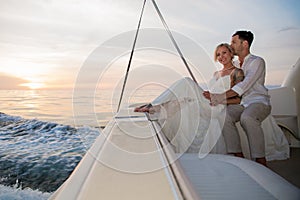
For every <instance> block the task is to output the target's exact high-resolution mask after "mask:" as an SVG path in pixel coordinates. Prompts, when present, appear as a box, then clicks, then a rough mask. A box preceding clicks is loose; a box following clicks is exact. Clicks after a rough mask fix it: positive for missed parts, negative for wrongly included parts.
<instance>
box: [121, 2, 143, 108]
mask: <svg viewBox="0 0 300 200" xmlns="http://www.w3.org/2000/svg"><path fill="white" fill-rule="evenodd" d="M145 4H146V0H144V3H143V7H142V11H141V15H140V19H139V23H138V27H137V30H136V33H135V38H134V41H133V45H132V49H131V54H130V58H129V62H128V65H127V70H126V75H125V79H124V82H123V87H122V92H121V95H120V100H119V105H118V110H117V112H119V111H120V106H121V102H122V99H123V95H124V90H125V85H126V82H127V78H128V74H129V69H130V65H131V61H132V57H133V53H134V49H135V44H136V41H137V37H138V33H139V30H140V26H141V21H142V16H143V13H144V8H145Z"/></svg>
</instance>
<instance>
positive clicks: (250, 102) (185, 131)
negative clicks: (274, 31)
mask: <svg viewBox="0 0 300 200" xmlns="http://www.w3.org/2000/svg"><path fill="white" fill-rule="evenodd" d="M253 38H254V37H253V34H252V33H251V32H250V31H237V32H235V33H234V34H233V35H232V38H231V45H228V44H220V45H218V46H217V47H216V50H215V60H216V61H218V62H219V63H221V64H222V65H223V68H222V69H221V70H219V71H217V72H215V73H214V75H213V78H212V80H211V81H210V83H209V90H208V91H203V90H202V89H201V88H200V87H199V85H198V84H196V83H194V82H193V81H192V80H191V79H188V78H185V79H184V80H180V81H177V82H176V83H174V84H173V85H172V86H171V87H170V88H169V89H168V90H167V91H165V92H164V93H162V94H161V95H160V96H159V97H158V98H157V99H155V100H154V101H153V102H152V103H151V104H149V105H147V106H143V107H137V108H135V111H136V112H150V113H153V112H156V113H160V115H164V116H165V117H161V118H163V120H161V122H160V124H161V125H162V130H163V132H164V134H165V135H166V137H167V138H168V139H169V140H170V141H171V143H172V145H173V146H174V148H175V151H177V152H195V151H199V150H200V151H201V145H202V144H204V143H205V142H207V141H206V139H207V137H205V136H207V135H210V136H209V137H208V138H210V139H208V140H210V141H209V142H208V143H211V144H210V145H208V146H215V147H214V148H219V149H215V151H216V152H222V153H224V152H226V153H228V154H233V155H235V156H239V157H244V155H243V153H242V148H241V141H240V137H239V133H238V129H237V127H236V122H240V124H241V126H242V128H243V130H244V131H245V133H246V135H247V138H248V142H249V148H250V156H251V158H252V159H253V160H255V161H256V162H258V163H260V164H263V165H266V152H265V140H264V131H263V129H262V126H261V124H262V122H263V121H264V120H265V119H266V118H267V117H268V116H269V115H270V113H271V105H270V96H269V95H268V90H267V88H266V87H265V85H264V83H265V71H266V69H265V61H264V60H263V59H262V58H261V57H258V56H255V55H253V54H251V53H250V47H251V44H252V41H253ZM234 55H236V56H238V61H237V63H233V57H234ZM178 111H180V112H178ZM162 113H164V114H162ZM216 121H218V122H216ZM218 127H219V128H218ZM195 130H196V131H195ZM174 134H176V135H174ZM270 134H272V133H270ZM211 135H214V136H213V137H212V136H211ZM220 136H221V139H222V140H224V142H223V143H224V144H225V146H224V145H223V146H222V145H218V140H219V138H220ZM211 138H213V139H211ZM211 141H212V142H211ZM279 145H283V144H279ZM284 145H285V146H286V144H284ZM206 146H207V145H206ZM218 146H219V147H218ZM211 149H212V148H209V150H211ZM222 149H223V150H222ZM283 151H287V148H284V150H283ZM284 153H285V154H286V152H283V154H284ZM287 154H288V153H287Z"/></svg>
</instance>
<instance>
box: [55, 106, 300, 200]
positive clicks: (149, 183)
mask: <svg viewBox="0 0 300 200" xmlns="http://www.w3.org/2000/svg"><path fill="white" fill-rule="evenodd" d="M177 157H178V155H176V154H174V152H172V150H171V149H170V148H168V147H167V142H166V140H165V139H164V136H163V134H161V133H159V131H158V125H157V123H156V122H155V121H154V122H151V121H148V119H147V117H146V116H145V114H143V113H133V112H132V111H131V110H125V111H122V112H120V113H119V114H118V115H117V116H116V117H115V119H114V120H112V121H111V122H110V123H109V125H108V126H107V127H106V128H105V130H104V131H103V134H101V135H100V136H99V137H98V138H97V140H96V141H95V143H94V145H93V146H92V147H91V149H90V150H89V151H88V152H87V153H86V155H85V156H84V158H83V159H82V161H81V162H80V163H79V165H78V166H77V167H76V169H75V170H74V172H73V173H72V175H71V176H70V177H69V179H68V180H67V181H66V182H65V183H64V184H63V185H62V186H61V187H60V188H59V189H58V190H57V191H56V192H55V193H54V194H53V196H52V197H51V198H50V199H63V200H68V199H89V200H92V199H131V200H132V199H164V200H166V199H198V198H199V197H200V198H199V199H300V189H299V188H297V187H295V186H293V185H292V184H290V183H289V182H287V181H286V180H284V179H283V178H281V177H280V176H279V175H277V174H275V173H273V172H272V171H271V170H269V169H268V168H265V167H263V166H261V165H258V164H256V163H255V162H252V161H250V160H246V159H239V158H235V157H231V156H226V155H216V154H215V155H209V156H207V157H205V158H204V159H199V158H198V155H197V154H184V155H183V156H181V157H180V158H179V159H177Z"/></svg>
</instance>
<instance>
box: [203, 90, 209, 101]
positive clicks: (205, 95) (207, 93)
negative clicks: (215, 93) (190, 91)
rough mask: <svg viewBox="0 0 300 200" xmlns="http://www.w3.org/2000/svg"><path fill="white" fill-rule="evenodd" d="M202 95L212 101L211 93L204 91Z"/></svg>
mask: <svg viewBox="0 0 300 200" xmlns="http://www.w3.org/2000/svg"><path fill="white" fill-rule="evenodd" d="M202 94H203V96H204V97H205V98H206V99H208V100H210V92H209V91H204V92H203V93H202Z"/></svg>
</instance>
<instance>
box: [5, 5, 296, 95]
mask: <svg viewBox="0 0 300 200" xmlns="http://www.w3.org/2000/svg"><path fill="white" fill-rule="evenodd" d="M142 3H143V1H142V0H122V1H119V0H85V1H80V0H22V1H20V0H9V1H8V0H0V26H1V31H0V89H72V88H74V84H75V83H76V81H77V80H78V77H79V76H80V73H82V69H83V68H84V66H85V65H86V63H87V61H89V60H90V59H91V55H93V53H94V52H95V51H97V49H99V48H101V47H103V46H105V45H107V44H109V45H111V44H115V43H117V42H118V41H119V40H118V38H121V39H122V40H126V41H120V42H119V44H116V45H115V46H114V48H115V50H116V49H117V48H124V49H125V51H117V50H116V51H112V52H119V53H116V54H114V56H115V57H114V56H112V57H109V58H110V59H111V58H112V60H111V62H107V63H109V66H101V67H102V68H101V69H99V70H100V71H101V70H105V71H107V72H108V71H109V73H110V74H109V75H107V76H113V75H112V74H113V73H115V72H117V71H119V72H120V74H122V75H123V74H124V71H125V70H126V67H127V63H128V58H129V55H130V48H131V45H132V43H133V36H134V33H135V32H134V31H135V30H136V27H137V24H138V19H139V15H140V12H141V8H142ZM156 3H157V5H158V6H159V8H160V11H161V12H162V14H163V16H164V18H165V20H166V22H167V24H168V27H169V28H170V29H171V30H172V32H175V33H178V34H179V36H184V37H185V38H186V39H187V40H186V41H185V40H181V39H180V37H179V36H178V38H179V39H178V41H179V43H178V45H179V47H182V46H183V54H186V55H187V57H188V60H189V56H190V54H192V53H190V52H194V53H195V54H197V53H198V54H200V53H199V51H198V50H197V49H194V46H193V44H195V46H197V47H200V48H202V50H203V51H202V54H203V52H204V54H205V56H206V57H207V58H208V59H207V58H202V57H201V56H199V58H198V60H197V61H196V62H195V63H192V64H194V65H196V68H197V69H198V70H200V71H201V70H203V71H205V69H207V68H214V66H217V67H216V68H218V65H217V64H216V63H214V62H213V52H214V49H215V47H216V46H217V45H218V44H219V43H221V42H228V43H229V42H230V39H231V35H232V34H233V33H234V32H235V31H236V30H251V31H252V32H253V33H254V35H255V39H254V43H253V45H252V47H251V52H252V53H253V54H256V55H259V56H262V57H263V58H264V59H265V60H266V63H267V76H266V84H268V85H280V84H281V83H282V81H283V80H284V78H285V76H286V75H287V73H288V71H289V69H290V68H291V67H292V65H293V64H295V63H296V62H297V60H298V59H299V58H300V12H299V10H300V1H299V0H284V1H283V0H264V1H260V0H251V1H240V0H222V1H221V0H210V1H207V0H185V1H182V0H156ZM141 28H143V29H146V28H158V29H163V26H162V23H161V21H160V20H159V17H158V15H157V13H156V12H155V9H154V7H153V5H152V3H151V1H150V0H148V1H147V2H146V6H145V13H144V15H143V19H142V24H141ZM126 33H130V34H129V35H130V36H132V37H129V36H128V35H126ZM125 35H126V36H125ZM165 38H166V39H165ZM160 39H161V42H166V41H167V42H169V43H170V46H172V44H171V42H170V41H168V39H167V37H164V36H162V37H160ZM175 39H176V37H175ZM145 40H147V41H148V42H149V43H151V40H152V41H153V40H157V38H154V37H153V38H151V34H150V37H148V38H146V39H145ZM191 41H192V43H191V45H190V42H191ZM123 42H124V43H123ZM138 42H139V41H138ZM138 42H137V43H138ZM121 43H122V44H121ZM154 43H155V42H154ZM122 45H124V46H122ZM125 46H126V47H125ZM153 48H154V49H155V48H156V47H155V45H154V46H153ZM157 49H158V48H156V49H155V50H154V52H158V50H157ZM170 49H171V47H170ZM120 52H121V53H120ZM124 52H125V53H124ZM100 53H102V54H101V56H99V57H97V58H98V59H103V60H105V59H106V57H105V55H106V53H103V52H102V51H100ZM175 54H176V52H175V51H174V49H171V50H170V51H169V52H168V48H167V51H159V53H158V54H155V55H154V54H153V49H152V50H151V49H150V50H149V49H148V50H145V49H144V50H143V51H140V53H139V54H138V53H137V56H135V57H134V60H135V63H134V65H136V66H146V67H148V68H147V69H148V72H147V76H148V75H150V74H151V75H154V76H155V75H156V76H157V77H159V78H160V79H163V78H164V77H165V75H163V73H161V72H156V71H155V72H154V71H153V70H158V71H159V67H157V66H162V65H163V66H168V67H170V66H172V65H174V66H175V65H177V64H176V63H180V62H181V61H180V59H178V56H176V55H175ZM205 56H204V57H205ZM154 58H155V59H154ZM195 59H196V58H195ZM153 60H155V62H154V61H153ZM191 60H192V59H191ZM167 61H170V62H168V63H167ZM191 62H193V61H191ZM151 64H153V65H154V67H153V66H152V68H151V67H150V66H151ZM211 66H213V67H211ZM108 68H109V69H108ZM162 68H163V67H162ZM137 69H138V68H137ZM149 69H151V70H149ZM152 69H153V70H152ZM94 70H97V69H94ZM137 71H138V70H137ZM93 72H94V71H92V72H90V73H93ZM96 74H98V75H99V73H98V72H97V73H96ZM116 74H117V73H116ZM204 74H205V73H204ZM100 75H101V73H100ZM100 75H99V76H100ZM101 76H102V75H101ZM115 76H117V75H115ZM139 76H141V74H140V75H139ZM139 76H137V77H136V79H141V77H139ZM142 76H143V74H142ZM204 77H205V78H208V77H209V75H204ZM101 80H102V84H103V85H105V86H107V87H109V86H110V85H111V84H112V83H111V82H113V84H115V82H114V81H112V80H111V79H110V78H102V79H101ZM104 82H105V83H104Z"/></svg>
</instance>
